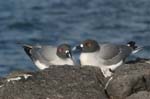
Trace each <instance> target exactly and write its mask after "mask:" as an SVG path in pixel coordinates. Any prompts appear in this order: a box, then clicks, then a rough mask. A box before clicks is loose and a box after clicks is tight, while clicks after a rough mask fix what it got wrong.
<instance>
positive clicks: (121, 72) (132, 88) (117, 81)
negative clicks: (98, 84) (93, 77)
mask: <svg viewBox="0 0 150 99" xmlns="http://www.w3.org/2000/svg"><path fill="white" fill-rule="evenodd" d="M139 91H147V92H148V91H150V64H148V63H145V62H137V63H133V64H132V63H130V64H125V65H123V66H121V67H119V68H118V69H117V70H116V72H115V74H114V75H113V79H112V80H111V81H110V83H109V85H108V87H107V93H108V95H109V96H110V97H111V98H113V99H124V98H125V97H128V96H130V95H132V94H135V93H137V92H139ZM140 99H143V98H140Z"/></svg>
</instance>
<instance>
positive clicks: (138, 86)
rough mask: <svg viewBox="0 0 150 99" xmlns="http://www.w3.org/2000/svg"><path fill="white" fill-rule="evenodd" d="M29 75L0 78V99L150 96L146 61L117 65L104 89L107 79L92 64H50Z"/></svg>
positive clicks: (144, 98) (131, 98)
mask: <svg viewBox="0 0 150 99" xmlns="http://www.w3.org/2000/svg"><path fill="white" fill-rule="evenodd" d="M29 74H30V75H32V76H30V77H29V78H27V79H25V78H22V79H21V80H18V81H9V82H8V80H7V79H8V77H7V78H6V79H0V84H1V86H0V99H150V92H149V91H150V64H149V63H146V62H145V61H140V60H138V61H133V62H129V63H128V64H124V65H122V66H120V67H119V68H117V69H116V71H115V73H114V75H113V79H112V80H111V81H110V83H109V84H108V87H107V89H106V90H105V91H104V87H105V84H106V82H107V80H108V79H109V78H104V76H103V75H102V73H101V71H100V69H99V68H96V67H92V66H91V67H90V66H85V67H79V66H51V67H50V68H48V69H46V70H43V71H39V72H35V73H29ZM12 75H13V74H12ZM15 75H16V74H15ZM17 75H19V76H21V75H20V74H17ZM9 77H13V76H9Z"/></svg>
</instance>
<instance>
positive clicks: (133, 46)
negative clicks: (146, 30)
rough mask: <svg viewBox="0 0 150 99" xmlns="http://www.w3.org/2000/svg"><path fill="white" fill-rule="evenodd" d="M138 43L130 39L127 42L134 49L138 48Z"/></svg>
mask: <svg viewBox="0 0 150 99" xmlns="http://www.w3.org/2000/svg"><path fill="white" fill-rule="evenodd" d="M135 44H136V43H135V42H134V41H130V42H128V43H127V46H129V47H131V48H132V49H133V50H134V49H136V48H137V46H136V45H135Z"/></svg>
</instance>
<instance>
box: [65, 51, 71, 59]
mask: <svg viewBox="0 0 150 99" xmlns="http://www.w3.org/2000/svg"><path fill="white" fill-rule="evenodd" d="M66 55H67V57H68V58H72V54H71V52H70V51H68V50H67V51H66Z"/></svg>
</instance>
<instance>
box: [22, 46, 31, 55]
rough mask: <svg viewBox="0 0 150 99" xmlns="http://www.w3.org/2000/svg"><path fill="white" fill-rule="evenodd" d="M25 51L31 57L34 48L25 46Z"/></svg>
mask: <svg viewBox="0 0 150 99" xmlns="http://www.w3.org/2000/svg"><path fill="white" fill-rule="evenodd" d="M23 48H24V51H25V52H26V54H27V55H29V56H30V57H31V56H32V55H31V50H32V46H30V45H23Z"/></svg>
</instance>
